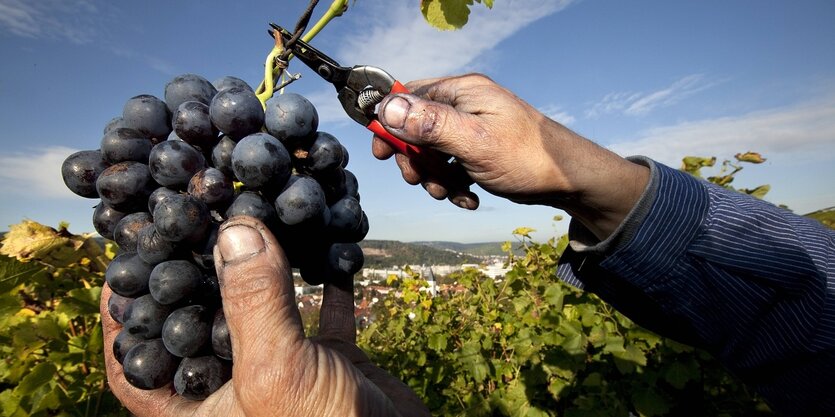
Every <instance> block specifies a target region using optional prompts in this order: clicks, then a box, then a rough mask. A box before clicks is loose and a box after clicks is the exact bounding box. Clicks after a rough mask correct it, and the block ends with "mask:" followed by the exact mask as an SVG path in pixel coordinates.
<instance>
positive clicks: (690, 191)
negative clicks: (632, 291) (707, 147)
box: [568, 156, 708, 289]
mask: <svg viewBox="0 0 835 417" xmlns="http://www.w3.org/2000/svg"><path fill="white" fill-rule="evenodd" d="M628 159H629V160H630V161H632V162H635V163H638V164H641V165H644V166H647V167H649V169H650V180H649V183H648V184H647V187H646V188H645V189H644V192H643V193H642V195H641V197H640V198H639V199H638V202H637V203H636V204H635V206H634V207H633V208H632V210H631V211H630V212H629V214H628V215H627V216H626V218H624V220H623V222H621V224H620V225H619V226H618V228H617V229H615V231H614V232H613V233H612V234H611V235H610V236H609V237H608V238H606V239H605V240H603V241H600V240H598V239H596V238H595V237H594V235H593V234H592V233H591V232H590V231H589V230H588V229H587V228H586V227H585V226H583V225H582V224H581V223H580V222H578V221H575V220H572V221H571V223H570V225H569V231H568V236H569V245H570V247H571V250H572V251H573V252H574V255H575V256H573V257H572V258H573V259H574V261H573V262H577V260H579V261H580V262H581V265H580V266H576V265H575V267H577V269H578V272H579V270H581V269H582V263H585V262H589V261H591V262H594V263H596V264H598V265H599V266H600V267H602V268H604V269H605V270H607V271H609V272H610V273H614V274H615V275H617V276H619V277H620V278H621V279H623V280H625V281H626V282H629V283H630V284H631V285H634V286H636V287H638V288H644V289H647V288H650V287H653V286H655V285H658V284H661V283H660V282H657V281H658V279H659V277H663V276H664V275H665V273H666V272H667V271H669V269H670V268H672V267H673V266H675V264H676V263H677V262H678V260H680V257H681V256H685V252H686V248H687V245H688V244H689V243H690V242H691V241H692V239H693V238H694V237H695V236H696V235H697V234H698V231H699V230H700V228H701V225H702V222H703V220H704V217H705V215H706V213H707V207H708V194H707V190H706V189H705V187H704V185H703V184H702V182H701V180H699V179H697V178H694V177H693V176H691V175H690V174H688V173H686V172H681V171H679V170H676V169H673V168H670V167H668V166H665V165H663V164H659V163H656V162H655V161H653V160H651V159H649V158H646V157H641V156H636V157H630V158H628ZM577 278H581V277H577ZM580 281H582V279H580Z"/></svg>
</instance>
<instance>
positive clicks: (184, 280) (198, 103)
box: [62, 74, 368, 400]
mask: <svg viewBox="0 0 835 417" xmlns="http://www.w3.org/2000/svg"><path fill="white" fill-rule="evenodd" d="M164 98H165V99H164V100H160V99H159V98H157V97H155V96H152V95H140V96H136V97H133V98H131V99H130V100H128V101H127V103H125V106H124V110H123V112H122V116H121V117H117V118H114V119H113V120H111V121H110V122H109V123H107V125H106V126H105V128H104V137H103V138H102V141H101V148H100V149H98V150H90V151H80V152H77V153H74V154H72V155H70V156H69V157H68V158H67V159H66V160H65V161H64V164H63V166H62V175H63V178H64V183H65V184H66V185H67V187H68V188H69V189H70V190H72V191H73V192H74V193H76V194H78V195H80V196H82V197H87V198H99V199H101V201H100V202H99V203H98V204H97V205H96V206H95V210H94V213H93V225H94V227H95V228H96V231H98V232H99V234H101V235H102V236H103V237H105V238H107V239H110V240H113V241H115V242H116V243H117V244H118V247H119V250H120V252H119V254H118V255H117V256H116V258H115V259H113V261H112V262H111V264H110V265H109V267H108V268H107V272H106V274H105V278H106V281H107V283H108V285H109V286H110V288H112V290H113V296H112V297H111V298H110V301H109V305H108V307H109V311H110V314H111V316H112V317H113V319H115V320H116V321H117V322H119V323H121V324H122V325H123V328H122V330H121V332H120V333H119V335H118V336H117V337H116V340H115V342H114V344H113V346H112V348H113V353H114V355H115V357H116V358H117V359H118V360H119V362H120V363H121V364H122V366H123V368H124V373H125V377H126V379H127V380H128V381H129V382H130V383H131V384H133V385H134V386H136V387H138V388H142V389H155V388H159V387H162V386H164V385H166V384H167V383H169V382H171V381H172V380H173V383H174V388H175V389H176V391H177V393H179V394H180V395H182V396H184V397H186V398H190V399H196V400H201V399H204V398H206V397H207V396H208V395H209V394H211V393H212V392H214V391H215V390H217V389H218V388H219V387H220V386H222V385H223V384H224V383H225V382H226V381H227V380H228V379H229V378H230V376H231V366H232V349H231V342H230V339H229V330H228V328H227V327H226V320H225V318H224V316H223V308H222V299H221V297H220V291H219V288H218V282H217V276H216V272H215V268H214V259H213V255H212V251H213V248H214V245H215V242H216V240H217V232H218V228H219V225H220V223H221V222H223V221H224V220H226V219H228V218H230V217H233V216H238V215H248V216H253V217H256V218H258V219H260V220H261V221H262V222H264V224H266V225H267V226H268V227H269V228H270V230H272V231H273V233H274V234H275V236H276V237H277V239H278V240H279V242H280V243H281V245H282V247H283V248H284V251H285V252H286V254H287V256H288V259H289V260H290V263H291V265H292V266H293V267H294V268H297V269H298V271H299V272H300V274H301V276H302V278H303V279H304V280H305V281H306V282H307V283H309V284H311V285H318V284H322V283H324V282H326V281H327V282H331V283H334V284H337V285H351V283H352V277H353V274H355V273H356V272H357V271H358V270H359V269H360V268H361V267H362V263H363V255H362V251H361V250H360V248H359V246H358V245H357V242H359V241H361V240H362V239H363V238H364V237H365V235H366V234H367V233H368V217H366V215H365V213H364V212H363V210H362V208H361V207H360V203H359V193H358V190H357V180H356V177H354V175H353V174H352V173H351V172H350V171H348V170H347V169H345V167H346V165H347V163H348V152H347V151H346V149H345V147H344V146H342V144H340V143H339V141H338V140H337V139H336V138H335V137H333V136H332V135H330V134H328V133H325V132H320V131H317V129H318V124H319V116H318V114H317V112H316V109H315V108H314V107H313V105H312V104H311V103H310V102H309V101H308V100H307V99H305V98H304V97H302V96H301V95H298V94H293V93H288V94H282V95H279V96H275V97H273V98H271V99H270V100H268V101H267V103H266V109H264V108H263V107H262V105H261V102H260V101H259V100H258V98H256V96H255V93H254V92H253V90H252V88H251V87H250V86H249V85H247V84H246V83H245V82H243V81H242V80H240V79H237V78H234V77H224V78H222V79H219V80H217V81H215V82H214V83H210V82H209V81H207V80H206V79H205V78H203V77H200V76H197V75H193V74H186V75H181V76H178V77H176V78H174V79H173V80H171V82H169V83H168V84H167V85H166V86H165V96H164Z"/></svg>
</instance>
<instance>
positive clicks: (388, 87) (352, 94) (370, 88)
mask: <svg viewBox="0 0 835 417" xmlns="http://www.w3.org/2000/svg"><path fill="white" fill-rule="evenodd" d="M270 26H271V27H272V28H273V31H271V35H272V36H273V37H275V36H281V37H282V40H283V41H284V43H285V44H287V43H288V42H289V41H290V39H291V38H292V36H293V35H292V34H291V33H290V32H288V31H287V30H285V29H283V28H282V27H280V26H278V25H276V24H274V23H271V24H270ZM290 49H291V50H292V52H293V55H295V56H296V58H298V59H299V61H302V62H304V63H305V64H306V65H307V66H308V67H310V68H311V69H312V70H313V71H314V72H316V74H319V76H320V77H322V78H323V79H324V80H325V81H327V82H329V83H331V84H333V86H334V87H336V92H337V97H338V98H339V102H340V103H341V104H342V108H343V109H345V112H346V113H348V116H350V117H351V118H352V119H354V121H356V122H357V123H359V124H361V125H363V126H365V127H366V128H367V129H368V130H370V131H372V132H373V133H374V134H375V135H377V136H378V137H379V138H381V139H383V140H384V141H386V143H388V144H389V145H391V147H392V148H394V149H395V150H396V151H397V152H399V153H402V154H404V155H406V156H408V157H410V158H413V159H416V160H418V161H420V160H425V159H427V158H428V157H429V155H430V154H434V153H437V152H435V151H433V150H430V149H425V148H420V147H417V146H414V145H411V144H408V143H406V142H403V141H402V140H400V139H398V138H396V137H394V136H392V135H391V134H390V133H389V132H388V131H386V129H385V128H383V125H381V124H380V121H379V120H378V119H377V114H376V110H375V108H376V106H377V104H379V103H380V102H381V101H382V100H383V98H384V97H386V96H387V95H389V94H395V93H408V92H409V90H408V89H407V88H406V87H404V86H403V84H401V83H400V81H397V80H396V79H395V78H394V77H392V76H391V75H390V74H389V73H387V72H386V71H384V70H383V69H381V68H378V67H374V66H370V65H356V66H353V67H343V66H341V65H339V63H337V62H336V61H335V60H334V59H333V58H331V57H329V56H327V55H325V54H324V53H322V52H320V51H319V50H317V49H316V48H314V47H312V46H310V45H309V44H307V43H306V42H304V41H302V40H301V39H296V40H295V42H293V43H292V45H291V46H290ZM431 159H435V158H434V157H433V158H431Z"/></svg>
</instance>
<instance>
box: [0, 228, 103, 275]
mask: <svg viewBox="0 0 835 417" xmlns="http://www.w3.org/2000/svg"><path fill="white" fill-rule="evenodd" d="M90 237H91V236H89V235H85V236H79V235H73V234H72V233H70V232H69V231H67V229H65V228H62V229H61V230H55V229H53V228H51V227H49V226H45V225H42V224H40V223H38V222H34V221H31V220H24V221H22V222H20V223H18V224H15V225H12V226H11V228H10V229H9V233H7V234H6V236H5V237H4V238H3V243H2V247H0V254H3V255H6V256H13V257H15V258H17V259H18V260H20V261H23V262H26V261H31V260H38V261H41V262H43V263H45V264H48V265H53V266H66V265H69V264H71V263H74V262H77V261H78V260H80V259H81V258H84V257H89V258H93V257H95V256H98V255H100V254H101V248H99V247H98V245H97V244H95V243H88V240H89V239H90Z"/></svg>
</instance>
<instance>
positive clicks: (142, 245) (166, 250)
mask: <svg viewBox="0 0 835 417" xmlns="http://www.w3.org/2000/svg"><path fill="white" fill-rule="evenodd" d="M136 254H137V255H139V257H140V258H142V260H143V261H145V263H147V264H149V265H156V264H158V263H160V262H164V261H167V260H169V259H173V258H175V257H177V255H178V248H177V245H176V244H175V243H173V242H169V241H167V240H165V239H163V238H162V236H160V235H159V233H157V228H156V227H155V226H154V224H153V223H151V224H148V225H145V226H144V227H142V229H139V233H138V234H137V237H136Z"/></svg>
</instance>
